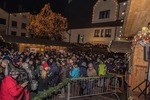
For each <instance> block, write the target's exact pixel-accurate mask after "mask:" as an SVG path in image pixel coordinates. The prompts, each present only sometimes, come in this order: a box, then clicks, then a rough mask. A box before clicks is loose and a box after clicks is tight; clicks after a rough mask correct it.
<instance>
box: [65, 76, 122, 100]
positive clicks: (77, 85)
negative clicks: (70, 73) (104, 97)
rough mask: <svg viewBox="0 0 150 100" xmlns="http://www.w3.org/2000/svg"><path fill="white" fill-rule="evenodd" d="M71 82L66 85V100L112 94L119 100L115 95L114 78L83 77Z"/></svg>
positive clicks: (115, 80) (115, 82)
mask: <svg viewBox="0 0 150 100" xmlns="http://www.w3.org/2000/svg"><path fill="white" fill-rule="evenodd" d="M71 80H72V82H71V83H69V84H68V91H67V92H68V93H67V100H70V99H73V98H80V97H85V96H94V95H100V94H114V95H115V96H116V98H117V99H118V100H120V98H119V96H118V95H117V94H116V85H117V78H116V76H112V77H104V76H101V77H83V78H73V79H71Z"/></svg>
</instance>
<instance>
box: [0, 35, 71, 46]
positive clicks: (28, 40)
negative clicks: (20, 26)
mask: <svg viewBox="0 0 150 100" xmlns="http://www.w3.org/2000/svg"><path fill="white" fill-rule="evenodd" d="M2 38H3V40H5V42H8V43H25V44H39V45H46V46H50V45H53V46H69V43H66V42H61V41H51V40H47V39H37V38H27V37H22V36H12V35H2Z"/></svg>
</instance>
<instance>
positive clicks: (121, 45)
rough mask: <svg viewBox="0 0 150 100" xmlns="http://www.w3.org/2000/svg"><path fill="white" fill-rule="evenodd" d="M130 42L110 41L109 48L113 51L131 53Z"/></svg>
mask: <svg viewBox="0 0 150 100" xmlns="http://www.w3.org/2000/svg"><path fill="white" fill-rule="evenodd" d="M131 46H132V42H128V41H112V42H111V44H110V46H109V50H110V51H111V52H114V53H131V52H132V49H131Z"/></svg>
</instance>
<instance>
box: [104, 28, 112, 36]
mask: <svg viewBox="0 0 150 100" xmlns="http://www.w3.org/2000/svg"><path fill="white" fill-rule="evenodd" d="M105 37H111V29H105Z"/></svg>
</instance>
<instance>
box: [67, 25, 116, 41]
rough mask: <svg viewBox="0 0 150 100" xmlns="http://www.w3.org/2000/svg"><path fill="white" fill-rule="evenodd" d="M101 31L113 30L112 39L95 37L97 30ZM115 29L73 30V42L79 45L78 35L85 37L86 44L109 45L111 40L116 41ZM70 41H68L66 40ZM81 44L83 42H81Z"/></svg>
mask: <svg viewBox="0 0 150 100" xmlns="http://www.w3.org/2000/svg"><path fill="white" fill-rule="evenodd" d="M97 29H98V30H101V29H112V31H111V37H94V33H95V30H97ZM115 29H116V28H115V27H104V28H85V29H72V30H71V42H72V43H77V40H78V34H80V36H83V35H84V43H87V42H90V43H93V44H97V43H101V44H109V42H110V41H111V40H114V37H115ZM66 40H68V39H66ZM80 43H82V41H81V40H80Z"/></svg>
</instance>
